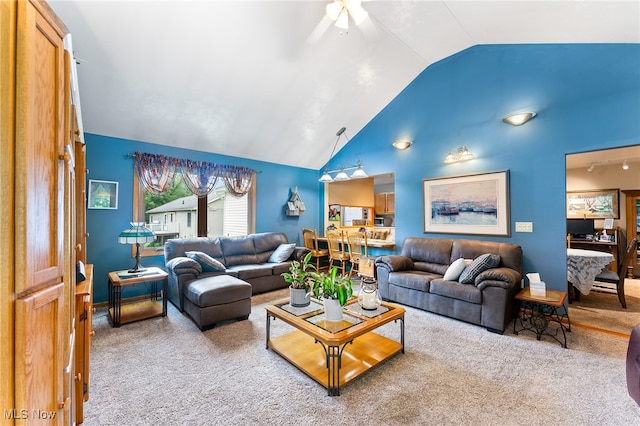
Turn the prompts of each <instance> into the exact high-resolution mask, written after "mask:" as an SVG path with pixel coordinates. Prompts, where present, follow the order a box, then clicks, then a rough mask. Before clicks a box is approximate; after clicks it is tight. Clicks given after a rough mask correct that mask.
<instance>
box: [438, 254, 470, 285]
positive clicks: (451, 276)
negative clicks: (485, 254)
mask: <svg viewBox="0 0 640 426" xmlns="http://www.w3.org/2000/svg"><path fill="white" fill-rule="evenodd" d="M466 267H467V263H466V262H465V260H464V259H463V258H460V259H457V260H454V261H453V263H452V264H451V265H449V267H448V268H447V271H446V272H445V273H444V277H442V279H443V280H446V281H456V280H457V279H458V278H459V277H460V274H461V273H462V271H464V268H466Z"/></svg>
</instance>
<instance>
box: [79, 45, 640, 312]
mask: <svg viewBox="0 0 640 426" xmlns="http://www.w3.org/2000/svg"><path fill="white" fill-rule="evenodd" d="M354 108H357V105H354ZM528 109H531V110H534V111H537V112H538V116H537V117H536V118H534V119H533V120H532V121H530V122H529V123H527V124H525V125H523V126H521V127H513V126H509V125H506V124H504V123H503V122H502V121H501V120H502V117H504V116H506V115H508V114H509V113H513V112H517V111H521V110H528ZM639 117H640V45H638V44H628V45H617V44H609V45H506V46H503V45H490V46H475V47H472V48H470V49H467V50H465V51H462V52H460V53H458V54H456V55H453V56H451V57H449V58H446V59H444V60H442V61H440V62H438V63H436V64H433V65H432V66H429V67H428V68H426V69H425V70H424V71H423V72H422V73H421V74H420V75H419V76H418V77H417V78H416V79H415V80H414V81H413V82H412V83H411V84H409V85H408V86H407V88H406V89H405V90H403V91H402V92H401V93H400V94H399V95H398V96H397V97H396V98H395V99H394V100H393V101H392V102H390V103H389V105H387V107H385V108H384V109H383V110H382V111H381V112H380V113H379V114H378V115H377V116H376V117H374V118H373V119H372V120H371V121H370V122H369V123H368V124H367V125H366V126H365V127H364V128H363V129H362V130H361V131H360V132H359V133H358V134H357V135H354V137H353V138H352V139H351V142H350V143H349V144H348V145H347V146H345V147H344V148H343V149H342V150H341V151H340V152H339V153H337V154H336V156H335V157H334V158H333V159H332V160H331V161H330V163H329V164H328V167H329V168H336V167H338V166H339V165H341V164H351V163H353V159H354V158H358V159H360V160H362V162H363V164H364V167H365V170H366V171H367V173H368V174H369V175H376V174H381V173H388V172H392V173H394V174H395V199H396V241H397V243H398V246H399V245H400V244H401V242H402V241H403V239H404V238H405V237H407V236H420V235H424V236H428V237H442V236H443V235H442V234H424V233H423V217H422V211H423V208H422V202H423V200H422V179H425V178H432V177H440V176H454V175H460V174H468V173H476V172H486V171H495V170H505V169H508V170H509V171H510V209H511V218H510V228H511V231H512V233H511V236H509V237H495V236H492V237H489V236H475V235H448V234H447V235H444V236H445V237H452V238H477V239H484V240H493V241H504V242H511V243H515V244H520V245H521V246H522V247H523V250H524V257H525V259H524V272H525V273H526V272H534V271H535V272H540V273H541V275H542V278H543V280H544V281H546V282H547V285H548V286H549V287H550V288H554V289H560V290H565V289H566V250H565V245H566V240H565V237H564V235H565V190H566V189H565V179H566V177H565V155H566V154H568V153H577V152H585V151H592V150H598V149H603V148H613V147H621V146H628V145H637V144H640V118H639ZM342 124H343V123H337V126H338V127H339V126H340V125H342ZM400 137H409V138H410V139H411V140H413V142H414V143H413V145H412V146H411V147H410V148H409V149H408V150H406V151H397V150H395V149H394V148H393V147H392V146H391V143H392V142H393V141H395V140H397V139H398V138H400ZM86 141H87V163H88V168H89V170H90V173H89V178H91V179H104V180H115V181H118V182H120V195H119V207H118V210H116V211H112V210H108V211H99V210H89V211H88V214H87V229H88V231H89V233H90V236H89V240H88V247H87V250H88V258H89V262H92V263H94V264H95V265H96V266H95V268H96V269H95V270H96V273H95V277H96V278H95V296H94V297H95V300H96V301H97V302H98V301H104V300H106V299H107V291H106V288H107V284H106V274H107V272H108V271H112V270H117V269H123V268H127V267H129V265H132V264H133V260H132V259H131V257H130V248H129V247H128V246H122V245H119V244H118V243H117V235H118V234H119V233H120V231H121V230H122V229H124V228H125V227H126V226H127V225H128V222H129V221H130V220H131V214H132V211H133V207H132V194H131V188H132V176H133V161H132V159H130V158H127V157H126V154H127V153H132V152H134V151H136V150H138V151H142V152H149V153H163V154H165V155H169V156H173V157H178V158H192V159H196V158H197V159H202V160H205V161H211V162H222V163H226V164H233V165H238V166H247V167H251V168H254V169H256V170H259V171H261V172H262V173H261V174H260V175H259V176H258V182H257V185H258V186H257V190H258V195H257V204H258V205H257V231H258V232H262V231H283V232H285V233H287V235H288V237H289V239H290V240H291V241H296V242H298V243H299V242H300V241H299V239H300V229H301V228H303V227H311V228H318V229H320V228H321V227H322V226H323V218H322V214H323V213H322V212H323V206H324V198H323V194H322V192H320V186H319V185H318V182H317V179H318V177H319V173H318V171H312V170H307V169H299V168H293V167H288V166H281V165H276V164H271V163H264V162H257V161H251V160H246V159H240V158H234V157H225V156H220V155H216V154H210V153H203V152H197V151H189V150H184V149H177V148H172V147H166V146H161V145H154V144H149V143H143V142H135V141H127V140H122V139H115V138H108V137H103V136H98V135H91V134H88V135H86ZM459 145H466V146H467V147H468V148H469V149H470V150H471V151H472V152H473V153H474V154H475V156H476V159H474V160H472V161H470V162H467V163H457V164H453V165H445V164H443V162H442V160H443V159H444V157H445V155H446V154H447V153H448V152H449V151H450V150H452V149H454V148H455V147H457V146H459ZM323 168H324V167H323ZM323 168H321V169H323ZM296 185H297V186H298V190H299V193H300V196H301V198H302V200H303V201H304V202H305V203H306V205H307V212H306V213H305V215H304V216H301V217H300V218H289V217H286V216H285V215H284V204H285V202H286V201H287V199H288V197H289V191H290V189H292V188H293V187H294V186H296ZM639 185H640V183H639ZM514 222H533V226H534V228H533V229H534V232H533V233H515V232H513V229H514ZM143 264H144V265H145V266H147V265H148V266H154V265H156V266H161V265H162V258H161V257H156V258H145V259H143Z"/></svg>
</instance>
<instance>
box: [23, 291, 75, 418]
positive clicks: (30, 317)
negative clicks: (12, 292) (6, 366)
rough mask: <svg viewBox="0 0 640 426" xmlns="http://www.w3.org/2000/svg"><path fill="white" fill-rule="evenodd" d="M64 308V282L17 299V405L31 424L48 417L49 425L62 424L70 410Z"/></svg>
mask: <svg viewBox="0 0 640 426" xmlns="http://www.w3.org/2000/svg"><path fill="white" fill-rule="evenodd" d="M64 307H65V299H64V285H63V283H60V284H56V285H53V286H48V287H46V288H44V289H42V290H39V291H36V292H35V293H32V294H30V295H28V296H25V297H21V298H19V299H18V300H16V326H15V332H16V342H15V370H16V371H15V374H16V380H15V407H16V409H17V410H18V414H19V415H20V416H22V417H25V416H26V419H27V420H28V423H29V424H31V423H33V424H36V423H38V421H39V420H45V419H48V422H47V423H46V424H52V425H54V424H58V425H62V424H64V414H65V410H67V411H68V409H69V404H70V398H68V397H65V395H64V384H65V381H67V380H69V375H70V372H71V370H70V368H69V367H70V366H68V365H65V363H64V351H63V348H64V346H65V338H66V333H65V330H64V323H65V321H64V315H65V314H64V311H65V308H64ZM18 336H20V338H18ZM63 373H64V374H63ZM41 423H42V422H41ZM42 424H45V423H42Z"/></svg>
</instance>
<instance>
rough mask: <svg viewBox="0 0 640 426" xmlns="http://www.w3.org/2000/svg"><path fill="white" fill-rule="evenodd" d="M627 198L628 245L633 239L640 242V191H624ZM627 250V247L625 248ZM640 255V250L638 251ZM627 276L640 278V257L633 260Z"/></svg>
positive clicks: (637, 256)
mask: <svg viewBox="0 0 640 426" xmlns="http://www.w3.org/2000/svg"><path fill="white" fill-rule="evenodd" d="M622 192H623V193H624V194H625V196H626V199H627V201H626V210H625V211H626V214H627V226H626V228H627V229H626V231H627V244H628V243H629V241H631V240H632V239H633V238H637V239H638V240H639V241H640V222H639V221H638V220H639V219H638V218H639V217H640V216H639V214H640V189H635V190H623V191H622ZM625 249H626V247H625ZM638 253H640V248H639V249H638ZM627 276H628V277H629V278H633V277H634V276H640V255H636V257H635V258H634V259H631V264H630V265H629V270H628V271H627Z"/></svg>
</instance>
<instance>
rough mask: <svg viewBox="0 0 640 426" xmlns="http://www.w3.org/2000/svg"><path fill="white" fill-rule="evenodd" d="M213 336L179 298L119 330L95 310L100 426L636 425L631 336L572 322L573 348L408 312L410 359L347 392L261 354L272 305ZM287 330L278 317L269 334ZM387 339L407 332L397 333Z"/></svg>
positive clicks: (262, 298)
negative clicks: (164, 311) (161, 313)
mask: <svg viewBox="0 0 640 426" xmlns="http://www.w3.org/2000/svg"><path fill="white" fill-rule="evenodd" d="M286 295H287V290H280V291H276V292H272V293H267V294H262V295H258V296H254V297H253V298H252V304H253V310H252V313H251V316H250V317H249V320H247V321H241V322H233V323H228V324H225V325H223V326H220V327H217V328H214V329H212V330H209V331H206V332H204V333H202V332H200V331H199V330H198V329H197V327H196V326H195V325H194V324H193V322H191V320H190V319H189V318H188V317H186V316H185V315H183V314H181V313H179V312H178V311H177V310H176V309H175V308H174V307H173V306H172V305H171V304H169V306H170V308H169V315H168V317H166V318H154V319H148V320H145V321H141V322H138V323H133V324H127V325H124V326H122V327H121V328H111V327H110V326H109V324H108V322H107V320H106V316H105V315H104V310H99V311H98V312H97V313H96V316H95V317H94V328H95V331H96V335H95V339H94V342H93V346H92V358H91V362H92V364H91V389H90V399H89V401H88V402H87V403H86V405H85V422H84V424H85V425H87V426H93V425H100V426H104V425H125V424H126V425H154V424H158V423H159V424H163V425H250V424H256V425H294V424H295V425H311V424H314V425H316V424H349V425H371V424H384V425H430V424H438V425H463V424H473V425H550V424H553V425H578V424H579V425H603V424H607V425H630V424H640V408H639V407H638V406H637V405H636V404H635V402H633V400H632V399H631V398H630V397H629V396H628V394H627V389H626V381H625V356H626V347H627V343H628V341H627V339H625V338H622V337H619V336H615V335H611V334H607V333H599V332H595V331H592V330H589V329H584V328H578V327H575V328H574V331H573V332H572V333H569V334H568V349H563V348H562V347H561V346H560V345H559V344H558V343H557V342H555V341H553V340H550V339H546V338H543V339H542V340H541V341H537V340H536V338H535V336H534V335H532V334H528V333H520V334H519V335H517V336H515V335H514V334H513V332H512V330H511V329H508V330H507V332H506V333H505V335H497V334H493V333H489V332H487V331H486V330H485V329H482V328H480V327H477V326H474V325H469V324H465V323H462V322H460V321H456V320H453V319H449V318H445V317H441V316H437V315H434V314H430V313H427V312H423V311H420V310H416V309H412V308H407V313H406V330H405V331H406V341H405V344H406V353H405V354H400V355H398V356H396V357H394V358H392V359H391V360H389V361H388V362H386V363H385V364H383V365H380V366H378V367H377V368H376V369H374V370H372V371H370V372H369V373H367V374H366V375H364V376H362V377H361V378H359V379H358V380H356V381H354V382H352V383H351V384H349V385H347V386H346V387H345V388H343V390H342V395H341V396H338V397H329V396H327V391H326V389H325V388H324V387H322V386H320V385H319V384H318V383H316V382H315V381H313V380H312V379H310V378H308V377H307V376H306V375H304V374H303V373H301V372H300V371H299V370H297V369H296V368H295V367H293V366H292V365H290V364H289V363H288V362H286V361H285V360H284V359H282V358H281V357H280V356H278V355H277V354H275V353H274V352H272V351H271V350H267V349H266V348H265V311H264V305H265V304H266V303H268V302H269V301H272V300H275V299H277V298H280V297H286ZM289 330H290V328H289V326H287V325H286V324H284V323H282V322H281V321H273V322H272V333H273V335H279V334H283V333H286V332H287V331H289ZM380 333H381V334H385V335H388V336H390V337H393V338H397V337H398V333H399V331H398V325H397V324H393V323H392V324H388V325H385V326H384V327H383V328H382V329H381V331H380Z"/></svg>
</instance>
